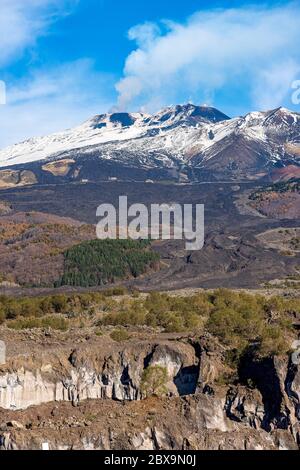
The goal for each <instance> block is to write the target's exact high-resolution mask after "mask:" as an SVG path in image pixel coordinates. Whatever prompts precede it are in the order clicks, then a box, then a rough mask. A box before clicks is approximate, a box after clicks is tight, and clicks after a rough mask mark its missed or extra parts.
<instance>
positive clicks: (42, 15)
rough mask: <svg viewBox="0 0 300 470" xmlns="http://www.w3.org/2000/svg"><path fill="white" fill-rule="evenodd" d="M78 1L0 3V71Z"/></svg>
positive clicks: (11, 0) (10, 0)
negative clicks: (0, 68)
mask: <svg viewBox="0 0 300 470" xmlns="http://www.w3.org/2000/svg"><path fill="white" fill-rule="evenodd" d="M77 3H78V0H0V67H3V66H5V65H7V64H9V63H10V62H11V61H12V60H14V59H15V58H16V57H17V56H18V55H20V54H21V53H22V52H23V51H24V50H25V49H26V48H27V47H31V46H33V45H34V44H35V42H36V40H37V38H38V37H39V36H41V35H43V34H45V33H46V31H47V28H48V26H49V25H50V24H51V23H53V22H54V21H56V20H57V19H58V18H59V17H61V16H62V15H66V14H67V13H68V12H69V11H70V9H71V8H72V7H74V6H75V5H76V4H77Z"/></svg>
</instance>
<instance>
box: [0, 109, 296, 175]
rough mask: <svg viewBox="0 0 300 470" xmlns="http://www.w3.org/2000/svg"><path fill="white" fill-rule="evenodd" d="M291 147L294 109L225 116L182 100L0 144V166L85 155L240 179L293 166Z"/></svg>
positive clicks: (294, 117) (122, 162)
mask: <svg viewBox="0 0 300 470" xmlns="http://www.w3.org/2000/svg"><path fill="white" fill-rule="evenodd" d="M299 153H300V114H299V113H296V112H293V111H289V110H287V109H286V108H282V107H280V108H276V109H274V110H270V111H265V112H258V111H255V112H251V113H248V114H246V115H245V116H240V117H236V118H229V117H228V116H227V115H226V114H224V113H222V112H221V111H219V110H218V109H216V108H213V107H209V106H196V105H193V104H190V103H188V104H186V105H176V106H169V107H167V108H163V109H162V110H161V111H159V112H158V113H156V114H154V115H150V114H145V113H125V112H114V113H111V114H100V115H96V116H93V117H92V118H91V119H89V120H87V121H85V122H84V123H83V124H81V125H80V126H77V127H75V128H72V129H68V130H66V131H63V132H59V133H55V134H52V135H49V136H44V137H37V138H32V139H28V140H26V141H24V142H22V143H20V144H15V145H14V146H11V147H7V148H6V149H3V150H0V167H2V168H9V167H13V166H18V165H27V164H32V163H34V162H43V163H47V162H50V161H56V160H60V159H66V158H67V159H74V161H78V160H82V159H84V160H86V159H88V158H90V159H93V161H96V164H97V161H98V163H99V164H101V163H105V162H106V163H107V162H110V163H116V164H118V165H125V166H131V167H134V168H144V169H147V168H152V169H161V168H164V169H168V170H169V169H172V168H173V169H177V170H178V169H180V168H181V167H182V166H186V167H189V168H192V169H194V170H195V171H196V172H199V171H201V170H204V171H206V172H207V171H208V172H215V173H220V172H222V171H223V173H224V171H225V173H226V172H227V173H228V172H229V173H230V172H233V175H232V178H233V179H234V178H235V176H234V173H236V176H237V174H238V173H239V174H240V175H241V174H243V175H244V176H245V177H246V179H247V178H255V177H258V176H259V175H260V173H264V174H265V175H267V174H269V172H270V171H272V169H273V168H277V167H278V166H279V167H286V166H289V165H296V166H298V165H299ZM112 176H113V175H112Z"/></svg>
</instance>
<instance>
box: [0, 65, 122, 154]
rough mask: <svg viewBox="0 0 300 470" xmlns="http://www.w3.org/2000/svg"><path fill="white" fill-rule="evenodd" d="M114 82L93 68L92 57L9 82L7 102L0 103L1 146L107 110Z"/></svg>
mask: <svg viewBox="0 0 300 470" xmlns="http://www.w3.org/2000/svg"><path fill="white" fill-rule="evenodd" d="M113 83H114V81H113V79H112V77H110V76H105V75H103V74H100V73H97V72H96V71H95V70H94V64H93V62H92V61H91V60H88V59H83V60H78V61H76V62H72V63H69V64H64V65H62V66H61V67H59V68H56V69H53V70H45V71H36V72H34V73H33V74H32V75H31V76H29V77H27V78H26V79H25V80H22V81H21V82H17V83H16V84H11V85H9V86H8V88H7V104H6V105H5V106H0V148H3V147H5V146H7V145H10V144H13V143H17V142H20V141H23V140H25V139H27V138H30V137H33V136H39V135H46V134H49V133H52V132H57V131H61V130H63V129H65V128H68V127H72V126H74V125H77V124H80V123H81V122H82V121H84V120H85V119H88V118H89V117H90V116H92V115H94V114H97V113H100V112H104V111H106V110H107V109H108V108H110V107H111V106H112V104H113V101H109V95H110V93H109V92H110V91H112V90H111V88H112V87H113ZM104 90H105V92H104ZM104 97H106V98H104Z"/></svg>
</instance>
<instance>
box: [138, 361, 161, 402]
mask: <svg viewBox="0 0 300 470" xmlns="http://www.w3.org/2000/svg"><path fill="white" fill-rule="evenodd" d="M167 382H168V371H167V369H166V367H162V366H159V365H156V366H149V367H147V369H145V370H144V372H143V375H142V379H141V391H142V393H143V395H144V396H146V397H149V396H153V395H155V396H158V397H160V396H163V395H166V393H167V391H168V389H167V386H166V385H167Z"/></svg>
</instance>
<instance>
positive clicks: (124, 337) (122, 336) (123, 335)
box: [110, 330, 130, 343]
mask: <svg viewBox="0 0 300 470" xmlns="http://www.w3.org/2000/svg"><path fill="white" fill-rule="evenodd" d="M110 337H111V339H113V340H114V341H117V342H118V343H121V342H122V341H128V340H129V339H130V335H129V334H128V333H127V331H125V330H114V331H113V332H112V333H111V334H110Z"/></svg>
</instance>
